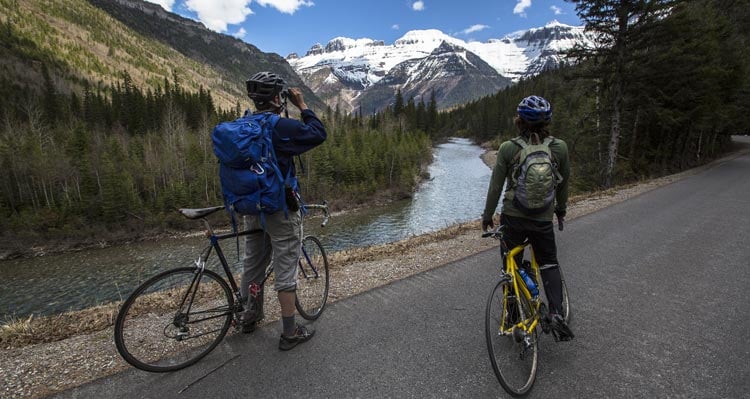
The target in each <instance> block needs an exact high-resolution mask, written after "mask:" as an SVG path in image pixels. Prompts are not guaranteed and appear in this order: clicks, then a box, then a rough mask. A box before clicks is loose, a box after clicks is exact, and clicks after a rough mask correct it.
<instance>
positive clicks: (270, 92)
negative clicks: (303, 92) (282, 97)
mask: <svg viewBox="0 0 750 399" xmlns="http://www.w3.org/2000/svg"><path fill="white" fill-rule="evenodd" d="M245 85H246V86H247V95H248V97H250V98H251V99H253V100H256V101H261V102H266V101H271V100H273V98H274V96H276V95H277V94H279V93H280V92H281V91H282V90H283V89H284V86H285V85H286V82H285V81H284V79H282V78H281V77H280V76H279V75H276V74H275V73H272V72H258V73H256V74H255V75H253V76H251V77H250V79H248V80H247V81H246V82H245Z"/></svg>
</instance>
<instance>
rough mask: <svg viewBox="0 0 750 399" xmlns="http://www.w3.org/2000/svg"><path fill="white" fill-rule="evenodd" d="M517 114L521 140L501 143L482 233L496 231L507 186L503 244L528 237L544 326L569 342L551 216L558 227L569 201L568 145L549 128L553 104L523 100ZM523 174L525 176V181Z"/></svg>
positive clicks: (535, 98) (536, 99) (502, 215)
mask: <svg viewBox="0 0 750 399" xmlns="http://www.w3.org/2000/svg"><path fill="white" fill-rule="evenodd" d="M516 111H517V115H516V117H515V119H514V123H515V125H516V128H517V129H518V131H519V136H518V137H516V138H514V139H512V140H508V141H505V142H503V143H502V144H500V148H499V149H498V152H497V162H496V164H495V167H494V168H493V170H492V178H491V180H490V186H489V189H488V192H487V200H486V203H485V207H484V213H483V214H482V230H485V231H486V230H487V229H488V228H491V227H494V222H493V220H492V217H493V216H494V214H495V209H496V208H497V203H498V201H499V200H500V195H501V194H502V193H503V187H504V185H506V183H507V186H506V187H507V188H506V190H505V196H504V197H503V205H502V208H501V213H500V224H501V225H504V226H505V232H504V233H505V234H504V241H505V245H506V246H507V247H508V248H513V247H515V246H517V245H519V244H521V243H522V242H523V241H524V240H525V239H527V238H528V239H529V242H530V243H531V247H532V248H533V250H534V255H535V256H536V260H537V263H539V265H540V271H541V275H542V276H541V277H542V282H543V284H544V291H545V293H546V295H547V300H548V302H549V314H548V316H547V317H546V318H545V319H546V320H543V322H544V323H548V325H549V327H550V328H553V329H555V330H556V333H557V334H558V336H559V337H560V340H563V341H567V340H570V339H572V338H573V332H572V331H571V330H570V328H569V327H568V325H567V324H566V323H565V319H564V317H563V316H564V315H562V314H561V313H562V310H563V307H562V298H563V294H562V279H561V277H560V269H559V264H558V261H557V246H556V244H555V232H554V227H553V224H552V216H553V214H554V215H557V218H558V223H559V224H560V225H562V221H563V219H564V217H565V213H566V210H567V203H568V180H569V177H570V165H569V163H568V147H567V145H566V144H565V142H564V141H563V140H560V139H558V138H555V137H552V136H551V135H550V133H549V131H548V130H547V126H548V125H549V123H550V122H551V121H552V106H551V105H550V103H549V102H548V101H547V100H545V99H544V98H542V97H539V96H529V97H526V98H524V99H523V100H522V101H521V102H520V103H519V104H518V107H517V109H516ZM521 157H523V159H521ZM525 176H529V178H528V179H524V177H525ZM518 263H519V265H520V264H521V262H520V261H519V262H518Z"/></svg>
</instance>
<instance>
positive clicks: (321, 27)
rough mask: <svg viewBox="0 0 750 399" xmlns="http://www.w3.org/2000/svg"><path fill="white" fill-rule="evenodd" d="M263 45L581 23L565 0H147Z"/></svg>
mask: <svg viewBox="0 0 750 399" xmlns="http://www.w3.org/2000/svg"><path fill="white" fill-rule="evenodd" d="M147 1H150V2H152V3H156V4H160V5H161V6H162V7H164V8H165V9H167V10H169V11H172V12H174V13H177V14H180V15H182V16H184V17H188V18H192V19H195V20H198V21H201V22H203V24H204V25H206V26H207V27H208V28H209V29H211V30H214V31H216V32H220V33H225V34H228V35H232V36H235V37H238V38H240V39H242V40H244V41H246V42H248V43H251V44H253V45H255V46H256V47H258V48H259V49H260V50H262V51H265V52H274V53H278V54H280V55H281V56H284V57H285V56H286V55H287V54H289V53H292V52H295V53H297V54H299V55H300V56H303V55H304V54H305V52H307V50H308V49H309V48H310V47H311V46H312V45H313V44H315V43H321V44H323V45H325V44H326V43H328V41H329V40H331V39H333V38H335V37H339V36H344V37H349V38H352V39H359V38H370V39H375V40H383V41H385V43H386V44H392V43H393V42H394V41H395V40H396V39H398V38H399V37H401V36H403V35H404V33H406V32H408V31H410V30H415V29H439V30H441V31H443V32H444V33H446V34H449V35H451V36H454V37H456V38H459V39H462V40H465V41H469V40H478V41H485V40H487V39H490V38H498V39H499V38H502V37H503V36H505V35H506V34H508V33H511V32H515V31H518V30H524V29H529V28H535V27H540V26H544V25H545V24H547V23H548V22H550V21H552V20H557V21H560V22H562V23H565V24H569V25H580V24H581V22H580V20H579V19H578V16H577V15H576V14H575V8H574V6H573V5H572V4H570V3H567V2H565V1H564V0H549V1H541V0H466V1H454V0H419V1H417V0H147Z"/></svg>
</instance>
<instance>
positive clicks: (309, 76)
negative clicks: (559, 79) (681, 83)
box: [287, 21, 591, 113]
mask: <svg viewBox="0 0 750 399" xmlns="http://www.w3.org/2000/svg"><path fill="white" fill-rule="evenodd" d="M577 42H583V43H586V44H591V41H590V39H589V38H587V36H586V35H585V34H584V31H583V27H575V26H570V25H564V24H561V23H559V22H556V21H553V22H551V23H549V24H547V25H546V26H544V27H542V28H535V29H529V30H526V31H519V32H516V33H513V34H511V35H508V36H506V37H504V38H502V39H491V40H489V41H487V42H465V41H463V40H461V39H457V38H455V37H452V36H449V35H447V34H445V33H443V32H441V31H439V30H435V29H429V30H414V31H409V32H407V33H406V34H405V35H404V36H403V37H401V38H400V39H398V40H396V41H395V42H394V43H393V44H390V45H388V44H385V42H383V41H382V40H373V39H367V38H365V39H350V38H346V37H337V38H335V39H333V40H331V41H330V42H328V44H326V45H325V47H324V46H322V45H320V44H316V45H314V46H312V48H310V50H309V51H308V52H307V54H305V56H303V57H299V56H298V55H296V54H290V55H289V56H287V61H289V63H290V64H291V66H292V67H293V68H294V69H295V70H296V71H297V73H298V74H299V75H300V77H301V78H302V79H303V80H304V81H305V83H306V84H307V85H308V86H309V87H310V88H311V89H312V90H313V91H314V92H315V93H316V94H318V96H320V97H321V98H322V99H323V100H324V101H326V102H327V103H328V104H329V105H331V106H332V107H335V106H336V105H337V104H338V105H339V106H340V107H341V108H342V110H344V111H356V110H357V109H358V108H359V107H360V106H361V107H362V110H363V111H364V112H367V113H370V112H372V111H375V110H380V109H382V108H384V107H385V106H387V105H388V104H389V103H390V102H392V101H393V97H394V96H395V93H396V90H398V89H400V90H401V91H402V94H403V95H404V98H405V99H408V98H410V97H411V96H413V97H415V99H417V100H419V98H420V97H421V98H422V99H424V101H425V102H427V101H428V100H429V98H430V95H431V91H432V90H433V89H435V96H436V100H437V103H438V107H439V108H447V107H451V106H453V105H456V104H460V103H464V102H467V101H471V100H474V99H477V98H479V97H482V96H486V95H489V94H493V93H495V92H497V91H498V90H500V89H501V88H503V87H505V86H507V85H508V84H511V83H512V82H517V81H518V80H520V79H522V78H525V77H530V76H533V75H536V74H538V73H540V72H542V71H543V70H545V69H548V68H554V67H557V66H558V65H559V64H560V61H561V56H560V52H561V51H563V50H567V49H569V48H571V47H573V45H574V44H575V43H577Z"/></svg>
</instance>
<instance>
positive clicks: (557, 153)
mask: <svg viewBox="0 0 750 399" xmlns="http://www.w3.org/2000/svg"><path fill="white" fill-rule="evenodd" d="M549 148H550V150H551V151H552V155H553V156H554V160H555V162H556V163H557V170H558V172H560V175H561V176H562V178H563V181H562V183H560V184H558V185H557V188H556V190H555V205H554V206H551V207H550V209H548V210H546V211H544V212H543V213H540V214H538V215H533V216H528V215H525V214H523V213H522V212H521V211H520V210H518V209H517V208H516V207H515V206H514V205H513V196H514V192H513V188H512V185H513V183H512V178H511V173H512V172H513V166H514V165H513V158H514V157H515V156H516V154H517V153H518V152H519V151H521V147H519V146H518V145H517V144H515V143H513V142H512V141H510V140H508V141H504V142H503V143H502V144H500V148H499V149H498V151H497V162H496V163H495V167H494V168H493V169H492V178H491V179H490V187H489V189H488V190H487V201H486V202H485V205H484V213H483V214H482V217H483V219H489V218H491V217H492V215H494V214H495V209H496V208H497V203H498V201H499V200H500V195H501V194H502V193H503V186H504V184H505V182H506V181H507V182H508V188H507V190H506V193H505V197H504V198H503V206H502V211H501V212H502V213H503V214H506V215H510V216H518V217H523V218H526V219H532V220H540V221H552V216H553V215H554V211H563V212H564V211H566V210H567V208H568V181H569V179H570V163H569V161H568V145H567V144H565V141H563V140H560V139H559V138H557V137H555V140H554V141H553V142H552V143H550V146H549Z"/></svg>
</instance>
